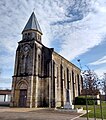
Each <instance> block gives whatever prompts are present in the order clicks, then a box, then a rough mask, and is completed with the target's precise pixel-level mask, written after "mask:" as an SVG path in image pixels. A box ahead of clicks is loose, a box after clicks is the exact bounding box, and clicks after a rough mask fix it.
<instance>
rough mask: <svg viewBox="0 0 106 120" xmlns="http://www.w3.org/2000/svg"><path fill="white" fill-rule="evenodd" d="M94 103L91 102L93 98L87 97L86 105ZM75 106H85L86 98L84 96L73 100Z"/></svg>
mask: <svg viewBox="0 0 106 120" xmlns="http://www.w3.org/2000/svg"><path fill="white" fill-rule="evenodd" d="M94 102H95V104H96V101H94V100H93V97H91V96H87V103H88V105H93V104H94ZM75 105H86V97H85V96H79V97H76V98H75Z"/></svg>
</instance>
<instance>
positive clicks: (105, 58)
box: [90, 56, 106, 65]
mask: <svg viewBox="0 0 106 120" xmlns="http://www.w3.org/2000/svg"><path fill="white" fill-rule="evenodd" d="M103 63H106V56H104V57H102V58H100V59H99V60H97V61H95V62H92V63H90V65H100V64H103Z"/></svg>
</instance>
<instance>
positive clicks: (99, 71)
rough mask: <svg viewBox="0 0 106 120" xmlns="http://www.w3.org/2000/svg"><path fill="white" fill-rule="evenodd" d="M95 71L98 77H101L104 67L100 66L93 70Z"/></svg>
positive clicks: (105, 69)
mask: <svg viewBox="0 0 106 120" xmlns="http://www.w3.org/2000/svg"><path fill="white" fill-rule="evenodd" d="M95 73H96V74H97V75H98V77H99V78H103V75H104V73H106V67H101V68H98V69H96V70H95Z"/></svg>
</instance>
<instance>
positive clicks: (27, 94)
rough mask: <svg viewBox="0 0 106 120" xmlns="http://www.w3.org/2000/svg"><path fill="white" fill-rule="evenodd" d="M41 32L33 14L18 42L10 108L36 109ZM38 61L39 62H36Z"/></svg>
mask: <svg viewBox="0 0 106 120" xmlns="http://www.w3.org/2000/svg"><path fill="white" fill-rule="evenodd" d="M41 36H42V31H41V29H40V26H39V23H38V21H37V19H36V16H35V13H34V12H33V13H32V14H31V16H30V18H29V20H28V22H27V24H26V26H25V28H24V29H23V31H22V40H21V41H20V42H18V47H17V50H16V58H15V68H14V75H13V80H12V98H11V106H12V107H37V99H38V98H37V95H38V93H37V83H36V82H37V79H38V69H40V67H39V66H41V65H38V64H41V60H42V59H41V56H42V41H41ZM38 61H39V62H38Z"/></svg>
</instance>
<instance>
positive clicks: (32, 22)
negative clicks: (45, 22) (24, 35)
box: [23, 12, 42, 34]
mask: <svg viewBox="0 0 106 120" xmlns="http://www.w3.org/2000/svg"><path fill="white" fill-rule="evenodd" d="M26 30H37V31H39V32H40V33H41V34H42V31H41V29H40V25H39V23H38V21H37V19H36V16H35V13H34V12H33V13H32V14H31V16H30V18H29V20H28V22H27V24H26V26H25V28H24V30H23V32H24V31H26Z"/></svg>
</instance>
